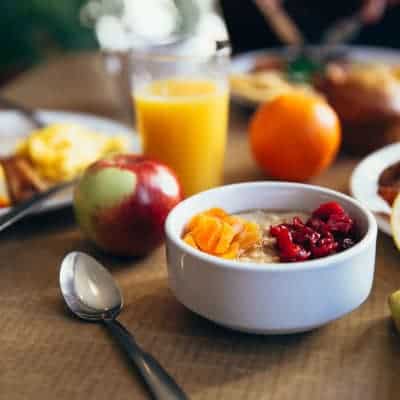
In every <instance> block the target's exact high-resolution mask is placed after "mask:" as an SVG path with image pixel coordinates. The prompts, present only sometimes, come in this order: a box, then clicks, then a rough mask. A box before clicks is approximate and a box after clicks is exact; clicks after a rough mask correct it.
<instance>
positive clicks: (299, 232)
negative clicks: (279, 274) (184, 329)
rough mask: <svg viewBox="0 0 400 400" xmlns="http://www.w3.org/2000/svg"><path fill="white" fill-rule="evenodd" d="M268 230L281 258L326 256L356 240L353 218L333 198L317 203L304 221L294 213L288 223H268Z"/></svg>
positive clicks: (284, 260) (303, 258)
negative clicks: (329, 200) (274, 224)
mask: <svg viewBox="0 0 400 400" xmlns="http://www.w3.org/2000/svg"><path fill="white" fill-rule="evenodd" d="M270 233H271V235H272V236H273V237H275V238H276V241H277V247H278V250H279V256H280V259H281V261H283V262H294V261H305V260H308V259H313V258H321V257H326V256H329V255H330V254H333V253H336V252H338V251H343V250H346V249H348V248H350V247H352V246H354V244H355V243H356V242H357V229H356V226H355V223H354V221H353V220H352V218H351V217H350V216H349V215H348V214H346V212H345V211H344V209H343V208H342V206H341V205H340V204H338V203H335V202H330V203H325V204H321V205H320V206H319V207H318V208H317V209H316V210H315V211H314V212H313V213H312V216H311V218H309V219H308V221H306V223H304V222H303V221H302V220H301V218H299V217H294V218H293V221H292V223H291V224H280V225H276V226H271V228H270Z"/></svg>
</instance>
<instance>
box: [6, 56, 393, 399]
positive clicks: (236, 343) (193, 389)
mask: <svg viewBox="0 0 400 400" xmlns="http://www.w3.org/2000/svg"><path fill="white" fill-rule="evenodd" d="M1 94H2V95H7V96H10V97H11V98H13V99H15V100H18V101H21V102H24V103H25V104H27V105H29V106H34V107H45V108H54V109H66V110H79V111H87V112H92V113H96V114H100V115H105V116H109V117H114V118H116V119H119V120H122V121H127V118H128V117H127V115H128V113H127V112H126V111H127V110H126V108H124V107H125V106H126V104H123V102H121V101H120V99H121V98H122V96H120V93H119V86H118V85H117V84H115V83H114V82H113V81H112V80H110V79H109V78H108V77H107V76H106V75H105V72H104V70H103V64H102V60H101V58H100V57H99V56H98V55H96V54H80V55H72V56H67V57H64V58H62V59H58V60H55V61H52V62H49V63H47V64H45V65H43V66H39V67H38V68H35V69H33V70H31V71H29V72H28V73H25V74H24V75H22V76H20V77H19V78H18V79H17V80H15V81H14V82H12V83H11V84H9V85H8V86H7V87H5V88H4V89H3V90H2V91H1ZM247 119H248V114H246V113H244V112H243V110H240V109H237V108H232V110H231V123H230V134H229V145H228V149H227V157H226V182H239V181H249V180H261V179H263V176H262V174H261V173H260V172H259V171H258V169H257V167H256V165H255V164H254V162H253V161H252V158H251V156H250V152H249V149H248V145H247V139H246V122H247ZM356 162H357V160H352V159H346V158H343V157H341V158H340V159H339V160H338V161H337V162H336V164H335V165H334V166H333V167H331V168H330V169H329V170H328V171H327V172H325V173H324V174H322V175H321V176H319V177H318V178H316V179H314V180H313V182H312V183H315V184H319V185H322V186H327V187H330V188H334V189H336V190H340V191H343V192H347V191H348V180H349V176H350V173H351V171H352V169H353V167H354V165H355V163H356ZM77 249H78V250H84V251H88V252H89V253H91V254H94V255H95V256H96V257H98V258H99V259H100V260H101V261H102V262H104V263H105V264H106V265H107V266H108V267H109V268H110V270H111V272H112V274H113V275H114V277H115V278H116V279H117V280H118V282H119V284H120V285H121V287H122V289H123V292H124V296H125V298H126V306H125V308H124V310H123V312H122V314H121V316H120V319H121V321H122V322H123V323H124V324H126V326H127V327H128V328H129V329H130V330H131V331H132V332H134V333H135V336H136V338H137V341H138V342H139V343H140V344H141V345H142V346H143V347H144V348H145V349H147V350H148V351H150V352H151V353H153V354H154V355H155V356H156V357H157V358H158V359H159V360H160V361H161V363H162V364H163V365H164V366H165V367H166V369H167V370H168V371H169V372H170V373H171V374H172V375H173V376H174V377H176V379H177V381H178V382H179V383H180V384H181V385H182V386H183V388H184V389H185V391H186V392H187V393H188V394H189V395H190V398H193V399H198V400H200V399H229V400H232V399H248V400H250V399H254V400H261V399H266V400H286V399H288V400H289V399H290V400H292V399H294V398H296V399H297V400H310V399H312V400H313V399H324V400H336V399H341V400H350V399H351V400H354V399H363V400H375V399H378V398H379V399H380V400H389V399H393V400H394V399H398V398H399V393H400V379H399V371H400V336H399V335H397V334H396V333H395V330H394V328H393V325H392V323H391V322H390V320H389V311H388V307H387V304H386V299H387V296H388V294H390V293H391V292H392V291H394V290H395V289H396V288H397V287H400V264H399V260H400V255H399V253H398V251H396V249H395V247H394V245H393V242H392V240H391V238H389V237H387V236H385V235H383V234H380V235H379V239H378V249H377V261H376V275H375V282H374V287H373V290H372V293H371V295H370V297H369V299H368V300H367V301H366V302H365V303H364V304H363V305H362V306H361V307H360V308H358V309H357V310H356V311H354V312H352V313H350V314H349V315H347V316H345V317H344V318H342V319H340V320H338V321H335V322H333V323H330V324H329V325H327V326H325V327H323V328H320V329H318V330H315V331H313V332H309V333H305V334H297V335H288V336H255V335H247V334H242V333H237V332H233V331H230V330H226V329H224V328H221V327H219V326H217V325H214V324H212V323H211V322H208V321H207V320H205V319H202V318H201V317H198V316H196V315H194V314H193V313H191V312H189V311H188V310H186V309H185V308H184V307H183V306H182V305H180V304H179V303H178V302H177V301H176V300H175V298H174V297H173V295H172V294H171V292H170V290H169V288H168V282H167V276H166V261H165V254H164V248H159V249H158V250H156V251H155V252H153V253H152V254H151V255H149V256H148V257H146V258H144V259H140V260H116V259H112V258H109V257H106V256H104V255H101V254H98V253H96V251H95V250H94V249H93V248H92V247H90V245H89V244H87V243H86V242H85V241H84V240H83V239H82V236H81V234H80V233H79V231H78V230H77V227H76V225H75V223H74V220H73V216H72V212H71V210H70V209H64V210H61V211H57V212H52V213H49V214H46V215H43V216H40V217H34V218H31V219H28V220H25V221H23V222H21V223H19V224H18V225H17V226H15V227H13V228H11V229H9V230H7V231H6V232H3V233H2V234H1V236H0V316H1V317H0V321H1V322H0V349H1V350H0V399H1V400H3V399H4V400H19V399H43V400H47V399H49V400H50V399H51V400H53V399H57V400H63V399H68V400H70V399H82V400H83V399H84V400H88V399H96V400H102V399H107V400H109V399H110V398H113V399H139V400H140V399H147V398H148V396H147V393H146V392H145V390H144V388H143V386H142V384H141V382H140V380H139V379H138V376H137V375H136V373H135V372H134V371H133V370H132V369H131V368H130V366H129V365H128V364H127V363H126V362H125V360H124V358H123V357H122V356H121V354H120V352H119V351H118V348H117V347H116V346H115V345H114V343H113V342H112V340H111V338H110V337H109V336H108V335H107V332H105V330H104V329H103V328H102V327H101V326H98V325H96V324H86V323H83V322H80V321H78V320H76V319H74V318H72V317H70V316H69V315H68V314H67V313H66V310H65V308H64V306H63V302H62V300H61V297H60V292H59V287H58V272H59V265H60V261H61V259H62V258H63V256H64V255H65V254H66V253H67V252H69V251H71V250H77Z"/></svg>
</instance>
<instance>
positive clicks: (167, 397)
mask: <svg viewBox="0 0 400 400" xmlns="http://www.w3.org/2000/svg"><path fill="white" fill-rule="evenodd" d="M60 288H61V292H62V294H63V296H64V299H65V302H66V303H67V305H68V307H69V309H70V310H71V311H72V312H73V313H74V314H75V315H76V316H78V317H79V318H81V319H84V320H88V321H98V322H102V323H104V325H105V326H106V327H107V328H108V330H109V332H110V333H111V335H112V336H113V337H114V339H115V340H116V341H117V342H118V344H119V345H120V347H121V348H122V350H124V351H125V353H126V355H127V356H128V358H129V359H130V361H131V362H132V363H133V364H134V365H135V366H136V368H137V369H138V371H139V373H140V375H141V376H142V378H143V380H144V382H145V383H146V385H147V387H148V389H149V391H150V393H151V394H152V397H153V398H154V399H155V400H161V399H162V400H176V399H178V400H186V399H188V397H187V396H186V395H185V393H184V392H183V391H182V389H181V388H180V387H179V386H178V385H177V384H176V382H175V381H174V380H173V378H172V377H171V376H170V375H168V373H167V372H166V371H165V370H164V369H163V367H162V366H161V365H160V364H159V363H158V362H157V361H156V360H155V359H154V358H153V357H152V356H151V355H150V354H149V353H146V352H145V351H143V350H142V349H141V348H140V347H139V345H138V344H137V343H136V341H135V339H134V337H133V336H132V335H131V334H130V333H129V332H128V331H127V329H126V328H125V327H124V326H122V324H121V323H120V322H118V321H117V320H116V317H117V316H118V314H119V313H120V311H121V309H122V303H123V300H122V294H121V291H120V289H119V287H118V286H117V284H116V282H115V281H114V279H113V277H112V275H111V274H110V273H109V272H108V271H107V270H106V269H105V268H104V267H103V266H102V265H101V264H100V263H98V262H97V261H96V260H95V259H94V258H92V257H90V256H89V255H87V254H85V253H80V252H72V253H69V254H68V255H67V256H66V257H65V258H64V260H63V261H62V263H61V270H60Z"/></svg>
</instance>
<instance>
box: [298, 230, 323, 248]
mask: <svg viewBox="0 0 400 400" xmlns="http://www.w3.org/2000/svg"><path fill="white" fill-rule="evenodd" d="M292 236H293V241H294V242H295V243H299V244H302V245H304V244H310V243H313V244H316V243H317V242H318V240H319V239H320V237H321V235H320V234H319V233H318V232H316V231H315V230H314V229H312V228H310V227H308V226H303V227H302V228H301V229H298V230H297V231H295V232H293V233H292Z"/></svg>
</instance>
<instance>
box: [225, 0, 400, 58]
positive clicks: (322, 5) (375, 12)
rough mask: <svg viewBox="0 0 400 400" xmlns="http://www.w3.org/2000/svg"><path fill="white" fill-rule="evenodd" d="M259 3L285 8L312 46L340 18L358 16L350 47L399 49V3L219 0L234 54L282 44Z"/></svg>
mask: <svg viewBox="0 0 400 400" xmlns="http://www.w3.org/2000/svg"><path fill="white" fill-rule="evenodd" d="M262 3H269V5H270V6H272V7H278V6H279V7H284V8H285V10H286V12H287V13H288V14H289V15H290V16H291V17H292V18H293V20H294V21H295V23H296V24H297V26H298V27H299V29H300V30H301V32H302V33H303V35H304V36H305V37H306V38H307V41H308V42H309V43H312V44H318V43H319V40H320V38H321V36H322V34H323V32H324V30H325V29H326V28H327V27H329V26H330V25H331V24H332V23H333V22H335V21H336V20H338V19H339V18H343V17H345V16H352V15H355V14H358V15H359V16H360V18H361V21H362V22H363V24H364V26H363V27H362V29H361V31H360V34H359V35H358V36H357V37H356V38H355V40H354V41H353V44H364V45H370V46H385V47H394V48H400V40H399V39H398V26H399V24H400V7H395V6H396V5H398V4H400V0H335V1H321V0H287V1H283V0H235V1H232V0H220V4H221V9H222V13H223V15H224V17H225V21H226V25H227V28H228V31H229V35H230V39H231V42H232V46H233V51H234V52H235V53H239V52H243V51H248V50H253V49H259V48H265V47H272V46H279V45H282V44H284V43H282V42H281V41H280V40H279V38H278V37H277V36H276V34H275V33H274V31H273V30H272V28H271V27H270V26H269V25H268V23H267V22H266V20H265V18H264V16H263V13H262V11H261V8H262Z"/></svg>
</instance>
